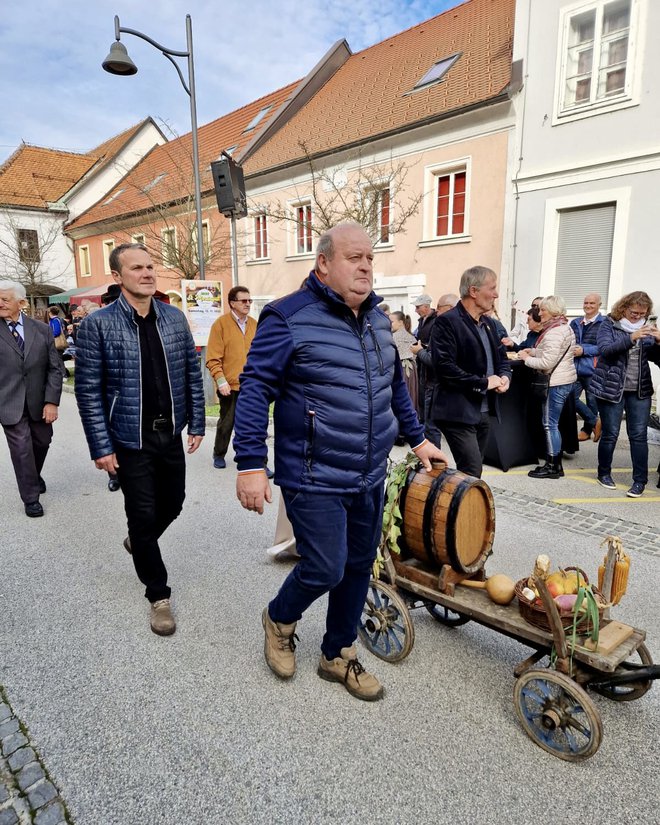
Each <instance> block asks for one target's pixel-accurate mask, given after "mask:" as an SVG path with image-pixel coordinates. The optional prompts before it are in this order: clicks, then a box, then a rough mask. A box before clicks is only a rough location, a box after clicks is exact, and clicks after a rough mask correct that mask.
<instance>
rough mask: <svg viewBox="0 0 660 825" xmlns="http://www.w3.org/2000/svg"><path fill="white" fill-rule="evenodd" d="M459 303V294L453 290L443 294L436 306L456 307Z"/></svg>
mask: <svg viewBox="0 0 660 825" xmlns="http://www.w3.org/2000/svg"><path fill="white" fill-rule="evenodd" d="M457 303H458V295H454V293H453V292H447V293H445V294H444V295H441V296H440V297H439V298H438V300H437V302H436V306H438V307H455V306H456V304H457Z"/></svg>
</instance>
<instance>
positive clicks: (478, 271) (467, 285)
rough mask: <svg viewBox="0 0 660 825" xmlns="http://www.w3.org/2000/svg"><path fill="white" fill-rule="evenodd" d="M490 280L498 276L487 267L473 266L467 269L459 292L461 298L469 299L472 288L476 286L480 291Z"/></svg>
mask: <svg viewBox="0 0 660 825" xmlns="http://www.w3.org/2000/svg"><path fill="white" fill-rule="evenodd" d="M489 278H497V275H496V274H495V273H494V272H493V270H492V269H489V268H488V267H487V266H471V267H470V268H469V269H466V270H465V272H464V273H463V274H462V275H461V284H460V287H459V290H458V291H459V293H460V296H461V298H467V297H468V296H469V294H470V289H471V287H473V286H474V287H476V288H477V289H479V288H480V287H482V286H483V285H484V284H485V283H486V281H487V280H488V279H489Z"/></svg>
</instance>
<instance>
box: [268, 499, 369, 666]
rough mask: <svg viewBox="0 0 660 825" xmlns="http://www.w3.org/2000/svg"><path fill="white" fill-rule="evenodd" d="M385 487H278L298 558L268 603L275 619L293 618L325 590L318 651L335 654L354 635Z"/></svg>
mask: <svg viewBox="0 0 660 825" xmlns="http://www.w3.org/2000/svg"><path fill="white" fill-rule="evenodd" d="M383 492H384V488H383V485H381V484H379V485H378V486H376V487H374V488H373V489H372V490H368V491H367V492H364V493H352V494H345V495H334V494H332V493H307V492H302V491H301V492H298V493H296V492H294V491H289V490H285V489H283V490H282V496H283V498H284V503H285V505H286V512H287V515H288V517H289V521H290V522H291V524H292V526H293V533H294V535H295V537H296V549H297V551H298V553H299V554H300V561H299V562H298V564H297V565H296V566H295V567H294V568H293V570H292V571H291V573H289V575H288V576H287V578H286V579H285V581H284V584H283V585H282V587H281V588H280V591H279V593H278V594H277V596H276V597H275V598H274V599H273V601H272V602H271V603H270V604H269V605H268V613H269V615H270V618H271V619H272V620H273V621H274V622H281V623H282V624H291V623H292V622H297V621H298V620H299V619H300V618H301V617H302V615H303V613H304V612H305V610H307V608H308V607H309V606H310V605H311V604H312V602H314V601H316V599H318V598H320V597H321V596H323V595H324V594H325V593H328V594H329V595H328V612H327V616H326V632H325V636H324V637H323V641H322V643H321V650H322V652H323V655H324V656H325V657H326V659H334V658H336V657H337V656H339V653H340V651H341V649H342V648H343V647H350V646H351V645H352V644H353V642H354V641H355V639H356V637H357V627H358V622H359V620H360V616H361V614H362V609H363V607H364V602H365V599H366V596H367V591H368V589H369V580H370V578H371V569H372V566H373V563H374V559H375V558H376V550H377V548H378V542H379V540H380V534H381V526H382V521H383Z"/></svg>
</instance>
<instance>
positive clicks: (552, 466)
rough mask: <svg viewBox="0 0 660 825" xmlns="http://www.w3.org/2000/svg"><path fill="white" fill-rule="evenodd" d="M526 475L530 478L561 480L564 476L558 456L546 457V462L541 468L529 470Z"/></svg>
mask: <svg viewBox="0 0 660 825" xmlns="http://www.w3.org/2000/svg"><path fill="white" fill-rule="evenodd" d="M527 475H528V476H529V477H530V478H561V477H562V476H563V475H564V469H563V467H562V466H561V458H559V456H548V460H547V461H546V462H545V464H544V465H543V466H542V467H536V468H535V469H534V470H530V471H529V472H528V473H527Z"/></svg>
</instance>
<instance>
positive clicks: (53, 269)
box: [0, 209, 76, 290]
mask: <svg viewBox="0 0 660 825" xmlns="http://www.w3.org/2000/svg"><path fill="white" fill-rule="evenodd" d="M65 217H66V214H63V213H61V212H59V213H44V212H39V211H36V210H35V211H30V210H26V209H3V210H0V236H1V237H2V240H3V241H5V240H6V241H7V242H8V243H11V244H12V246H13V247H14V248H17V241H16V237H15V234H14V232H15V229H16V228H20V229H36V230H37V232H38V234H39V249H40V250H41V269H40V272H41V273H42V275H41V276H40V278H39V281H40V282H42V283H47V284H50V285H52V286H57V287H59V288H60V289H62V290H67V289H73V288H74V287H75V286H76V271H75V266H74V263H73V254H72V252H71V247H70V243H71V242H70V241H69V240H68V239H67V238H66V236H65V235H64V234H63V232H62V226H63V223H64V219H65ZM52 237H54V241H53V243H52V245H51V246H50V248H49V249H47V250H44V248H43V247H44V244H46V243H47V239H48V238H52ZM17 260H18V253H16V255H14V256H11V255H8V254H6V253H5V251H4V249H3V248H2V247H0V277H2V278H9V279H14V278H15V277H16V267H17Z"/></svg>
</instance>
